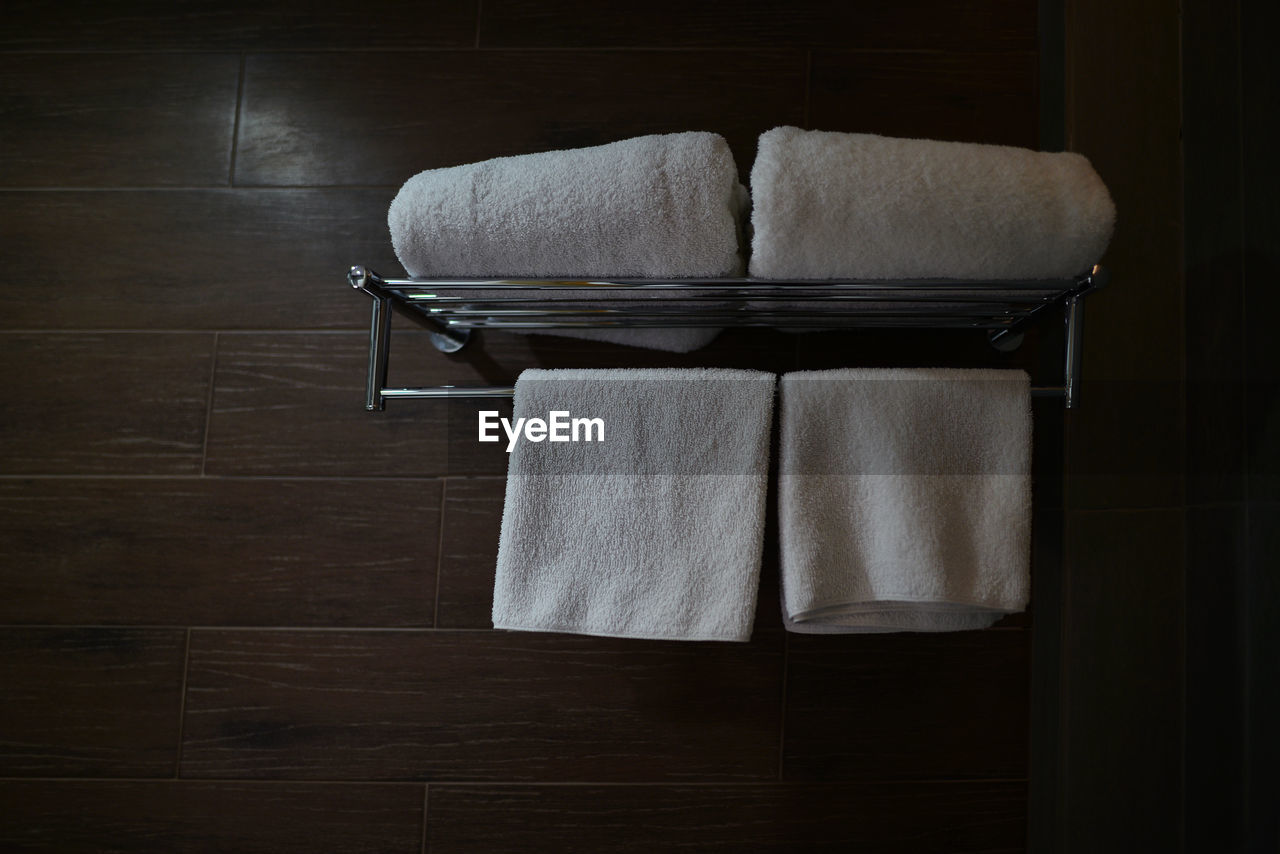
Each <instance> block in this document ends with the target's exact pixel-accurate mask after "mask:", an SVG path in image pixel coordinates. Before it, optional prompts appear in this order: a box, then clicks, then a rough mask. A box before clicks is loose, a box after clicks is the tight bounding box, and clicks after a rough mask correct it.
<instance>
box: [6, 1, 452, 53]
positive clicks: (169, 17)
mask: <svg viewBox="0 0 1280 854" xmlns="http://www.w3.org/2000/svg"><path fill="white" fill-rule="evenodd" d="M476 7H477V2H476V0H422V2H418V3H401V2H397V0H365V2H354V0H340V2H328V3H324V4H323V5H317V4H315V3H308V2H305V0H284V2H274V3H271V4H263V3H254V2H250V0H194V2H183V3H181V4H174V3H157V2H154V0H125V2H113V3H98V2H94V0H73V2H69V3H59V4H51V3H45V2H42V0H11V2H10V3H8V4H7V6H6V9H5V16H6V21H5V29H4V33H3V35H2V36H0V49H7V50H40V51H60V52H61V51H76V50H297V49H299V48H340V49H343V50H349V49H351V48H353V47H354V48H366V49H367V48H387V47H469V46H470V45H472V44H474V43H475V36H476ZM70 22H74V26H70V25H69V24H70Z"/></svg>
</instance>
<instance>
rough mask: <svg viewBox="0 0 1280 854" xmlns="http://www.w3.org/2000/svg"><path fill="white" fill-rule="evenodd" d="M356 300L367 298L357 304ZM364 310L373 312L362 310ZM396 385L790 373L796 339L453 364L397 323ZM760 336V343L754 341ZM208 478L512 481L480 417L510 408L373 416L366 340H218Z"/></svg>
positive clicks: (489, 355)
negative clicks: (528, 374)
mask: <svg viewBox="0 0 1280 854" xmlns="http://www.w3.org/2000/svg"><path fill="white" fill-rule="evenodd" d="M357 296H359V295H357ZM365 310H367V307H365ZM393 326H394V327H395V328H396V332H395V333H394V334H393V335H392V348H391V362H390V372H389V375H388V383H389V384H390V385H392V386H424V385H442V384H454V385H511V384H512V383H513V382H514V381H515V378H516V377H517V376H518V375H519V373H520V371H521V370H523V369H525V368H529V367H599V368H605V367H642V366H667V367H681V366H693V365H709V366H723V367H757V368H760V369H762V370H768V369H770V366H773V365H777V364H780V363H789V362H788V360H789V359H790V352H791V351H790V348H791V347H792V346H793V344H792V342H790V341H789V340H784V339H787V338H789V337H790V336H785V335H782V334H781V333H775V334H773V335H768V334H764V333H761V332H755V331H754V330H737V331H736V332H735V333H733V334H729V333H726V334H724V335H722V336H721V337H720V338H719V339H717V340H716V341H715V342H714V343H713V344H712V345H711V346H709V347H706V348H704V349H703V350H699V351H697V352H694V353H689V354H683V355H681V354H672V353H658V352H655V351H652V350H640V349H637V348H634V347H620V346H616V345H607V344H600V343H594V342H587V341H575V340H571V339H565V338H553V337H550V336H528V335H514V334H503V333H497V334H492V335H484V336H477V338H476V340H474V341H473V342H472V343H470V344H468V345H467V347H466V348H465V349H463V350H462V351H461V352H460V353H458V354H456V355H453V356H446V355H444V354H442V353H439V352H437V351H436V350H435V349H434V348H432V346H431V344H430V343H429V342H428V340H427V336H426V335H425V334H421V333H420V332H419V331H418V330H417V329H415V328H414V327H412V325H411V324H409V323H408V322H407V321H404V322H403V323H401V320H400V319H399V318H397V324H393ZM753 333H754V334H753ZM218 340H219V347H218V367H217V376H216V379H215V388H214V398H213V416H212V421H211V424H210V431H209V449H208V461H207V467H206V470H207V472H208V473H210V474H228V475H229V474H256V475H324V476H341V475H348V476H365V475H400V476H414V477H417V476H430V475H438V474H454V475H461V474H488V475H505V474H506V470H507V455H506V453H505V452H504V450H503V447H502V445H501V444H484V445H481V444H480V443H478V442H477V441H476V432H477V431H476V417H477V416H476V413H477V412H479V411H480V410H482V409H496V410H498V411H500V412H503V413H504V414H506V415H509V414H510V405H511V404H510V402H509V401H503V400H493V399H485V400H456V401H443V400H393V401H391V402H389V403H388V404H387V408H386V411H384V412H374V413H371V412H366V411H365V409H364V382H365V373H366V369H367V363H368V334H367V333H364V334H358V333H357V334H350V335H347V334H316V335H258V334H243V335H240V334H236V335H230V334H224V335H221V336H220V337H219V339H218Z"/></svg>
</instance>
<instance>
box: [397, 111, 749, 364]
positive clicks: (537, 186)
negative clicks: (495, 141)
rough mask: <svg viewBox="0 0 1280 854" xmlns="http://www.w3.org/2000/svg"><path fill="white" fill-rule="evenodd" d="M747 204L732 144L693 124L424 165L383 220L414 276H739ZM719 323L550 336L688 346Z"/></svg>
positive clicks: (678, 347) (682, 349)
mask: <svg viewBox="0 0 1280 854" xmlns="http://www.w3.org/2000/svg"><path fill="white" fill-rule="evenodd" d="M746 205H747V195H746V190H745V188H743V186H742V185H741V184H740V183H738V171H737V167H736V165H735V164H734V161H733V154H732V152H731V151H730V150H729V145H728V143H726V142H725V140H724V138H723V137H721V136H720V135H719V134H714V133H705V132H689V133H676V134H661V135H653V136H641V137H636V138H634V139H625V140H622V141H620V142H613V143H609V144H608V145H599V146H594V147H591V148H579V149H571V150H564V151H547V152H543V153H539V154H522V155H519V156H515V157H498V158H495V159H493V160H486V161H483V162H481V163H470V164H467V165H464V166H454V167H449V168H444V169H429V170H427V171H425V172H420V173H419V174H417V175H415V176H414V177H412V178H410V179H409V180H408V181H406V182H405V184H404V186H403V187H401V188H400V192H399V193H398V194H397V195H396V197H395V199H394V200H393V201H392V202H391V208H390V211H389V212H388V217H387V219H388V224H389V226H390V229H391V243H392V246H393V247H394V248H395V252H396V257H397V258H399V259H400V263H401V264H402V265H403V266H404V268H405V270H406V271H407V272H408V273H409V275H411V276H422V277H428V278H443V277H449V276H457V277H490V276H491V277H510V278H591V277H597V278H604V277H615V278H716V277H722V276H740V275H742V272H743V268H744V263H743V257H742V251H741V246H740V239H739V236H740V230H741V221H742V218H743V216H744V215H745V211H746ZM485 295H488V294H478V295H477V296H478V297H483V296H485ZM625 296H626V295H624V297H625ZM636 298H644V297H643V295H636ZM718 331H719V330H715V329H642V330H641V329H636V330H619V329H606V330H585V331H578V330H573V331H565V330H555V331H554V332H552V334H557V335H570V336H572V337H580V338H591V339H595V340H604V341H613V342H616V343H625V344H631V345H635V346H642V347H652V348H655V349H663V350H673V351H676V352H687V351H689V350H693V349H696V348H697V347H700V346H703V345H705V344H707V343H709V342H710V341H711V339H712V338H714V337H715V335H716V334H717V333H718ZM548 332H551V331H550V330H548Z"/></svg>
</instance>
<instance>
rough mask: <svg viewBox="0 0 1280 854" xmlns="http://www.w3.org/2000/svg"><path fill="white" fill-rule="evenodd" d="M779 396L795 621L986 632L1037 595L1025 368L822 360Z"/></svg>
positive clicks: (790, 620) (786, 557)
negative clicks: (851, 364)
mask: <svg viewBox="0 0 1280 854" xmlns="http://www.w3.org/2000/svg"><path fill="white" fill-rule="evenodd" d="M780 397H781V413H780V421H781V430H782V441H781V470H780V475H779V501H778V505H779V506H778V526H779V531H778V534H779V541H780V544H781V549H782V563H781V571H782V588H783V612H784V613H783V617H784V622H785V623H786V625H787V628H788V629H790V630H791V631H796V632H809V633H821V632H889V631H953V630H959V629H978V628H985V627H986V626H989V625H991V624H992V623H994V622H995V621H996V620H998V619H999V618H1000V617H1002V616H1004V615H1005V614H1008V613H1012V612H1016V611H1021V610H1023V609H1024V608H1025V607H1026V603H1027V598H1028V596H1029V590H1030V580H1029V562H1030V542H1031V541H1030V534H1031V476H1030V460H1031V398H1030V386H1029V380H1028V378H1027V375H1026V373H1024V372H1022V371H1002V370H954V369H927V370H926V369H842V370H834V371H810V372H801V373H792V374H787V375H785V376H784V377H783V378H782V384H781V392H780Z"/></svg>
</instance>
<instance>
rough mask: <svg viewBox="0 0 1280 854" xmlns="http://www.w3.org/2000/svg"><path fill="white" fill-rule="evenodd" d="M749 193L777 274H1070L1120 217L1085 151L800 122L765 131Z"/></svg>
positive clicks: (759, 259) (764, 274) (757, 261)
mask: <svg viewBox="0 0 1280 854" xmlns="http://www.w3.org/2000/svg"><path fill="white" fill-rule="evenodd" d="M751 194H752V200H753V202H754V208H753V211H752V215H751V223H752V227H753V230H754V235H753V237H752V254H751V267H750V269H751V275H752V276H756V277H760V278H770V279H786V278H796V279H832V278H849V279H931V278H954V279H989V280H996V279H1065V278H1070V277H1073V276H1076V275H1079V274H1081V273H1084V272H1087V271H1088V270H1089V268H1090V267H1091V266H1092V265H1093V264H1095V263H1097V261H1098V260H1099V258H1101V256H1102V253H1103V252H1104V251H1105V250H1106V248H1107V244H1108V242H1109V241H1110V239H1111V232H1112V228H1113V226H1114V223H1115V206H1114V205H1113V204H1112V201H1111V196H1110V194H1109V193H1108V192H1107V188H1106V186H1105V185H1104V184H1103V183H1102V179H1101V178H1099V177H1098V174H1097V173H1096V172H1095V171H1094V170H1093V167H1092V166H1091V165H1090V163H1089V161H1088V160H1087V159H1086V158H1085V157H1083V156H1081V155H1079V154H1074V153H1068V152H1063V153H1053V154H1051V153H1046V152H1036V151H1030V150H1027V149H1023V148H1012V147H1008V146H998V145H979V144H974V143H960V142H939V141H935V140H925V139H895V138H892V137H883V136H874V135H871V134H855V133H835V132H829V131H805V130H801V129H800V128H794V127H780V128H775V129H773V130H771V131H768V132H766V133H765V134H763V135H762V136H761V137H760V146H759V151H758V153H757V156H756V161H755V165H754V166H753V168H752V170H751Z"/></svg>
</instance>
